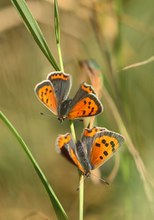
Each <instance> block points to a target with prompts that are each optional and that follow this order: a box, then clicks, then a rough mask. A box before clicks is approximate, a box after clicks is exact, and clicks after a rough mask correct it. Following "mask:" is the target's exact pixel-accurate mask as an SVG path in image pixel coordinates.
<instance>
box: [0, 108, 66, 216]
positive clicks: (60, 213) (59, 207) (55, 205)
mask: <svg viewBox="0 0 154 220" xmlns="http://www.w3.org/2000/svg"><path fill="white" fill-rule="evenodd" d="M0 118H1V120H2V121H3V122H4V123H5V124H6V126H7V127H8V128H9V130H10V131H11V132H12V133H13V135H14V136H15V137H16V139H17V140H18V142H19V143H20V145H21V147H22V148H23V150H24V151H25V153H26V155H27V156H28V158H29V159H30V161H31V163H32V164H33V166H34V168H35V171H36V172H37V174H38V176H39V178H40V180H41V182H42V184H43V186H44V187H45V189H46V191H47V193H48V196H49V198H50V201H51V203H52V205H53V208H54V210H55V213H56V215H57V218H58V219H59V220H61V219H64V220H65V219H68V217H67V215H66V213H65V211H64V209H63V207H62V205H61V203H60V202H59V200H58V198H57V196H56V195H55V193H54V191H53V189H52V188H51V186H50V184H49V182H48V180H47V179H46V177H45V175H44V173H43V172H42V170H41V169H40V167H39V165H38V163H37V162H36V160H35V159H34V157H33V155H32V153H31V151H30V150H29V148H28V146H27V145H26V143H25V142H24V140H23V139H22V137H21V136H20V135H19V133H18V132H17V130H16V129H15V128H14V126H13V125H12V124H11V122H10V121H9V120H8V119H7V117H6V116H5V115H4V114H3V113H2V112H0Z"/></svg>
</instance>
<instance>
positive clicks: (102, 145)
mask: <svg viewBox="0 0 154 220" xmlns="http://www.w3.org/2000/svg"><path fill="white" fill-rule="evenodd" d="M123 142H124V138H123V136H122V135H120V134H118V133H115V132H113V131H109V130H104V131H101V132H98V133H97V134H96V135H95V136H94V139H93V142H92V147H91V152H90V155H89V160H90V163H91V165H92V169H95V168H97V167H99V166H101V165H103V164H104V163H105V162H106V161H107V160H108V159H109V158H110V157H112V156H113V154H114V153H115V152H116V151H117V150H118V149H119V147H120V146H121V145H122V144H123Z"/></svg>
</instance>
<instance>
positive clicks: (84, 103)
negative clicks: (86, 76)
mask: <svg viewBox="0 0 154 220" xmlns="http://www.w3.org/2000/svg"><path fill="white" fill-rule="evenodd" d="M69 108H70V110H69V112H68V115H67V118H68V119H71V120H72V119H77V118H84V117H90V116H95V115H98V114H99V113H101V112H102V111H103V106H102V104H101V102H100V101H99V99H98V98H97V96H96V94H95V92H94V90H93V88H92V86H91V85H88V84H86V83H82V84H81V86H80V88H79V90H78V91H77V93H76V95H75V97H74V98H73V100H72V103H71V106H70V107H69Z"/></svg>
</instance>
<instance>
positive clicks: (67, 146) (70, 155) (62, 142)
mask: <svg viewBox="0 0 154 220" xmlns="http://www.w3.org/2000/svg"><path fill="white" fill-rule="evenodd" d="M56 149H57V151H58V152H59V153H61V154H62V155H63V156H64V157H65V158H66V159H67V160H69V161H70V162H71V163H73V164H74V165H76V166H77V167H78V169H79V170H80V171H81V172H82V173H84V168H83V167H82V165H81V163H80V161H79V159H78V157H77V153H76V145H75V143H74V141H73V139H72V137H71V135H70V134H69V133H67V134H65V135H59V136H58V138H57V140H56Z"/></svg>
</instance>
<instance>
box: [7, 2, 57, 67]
mask: <svg viewBox="0 0 154 220" xmlns="http://www.w3.org/2000/svg"><path fill="white" fill-rule="evenodd" d="M11 2H12V4H13V5H14V7H15V8H16V9H17V11H18V13H19V14H20V16H21V17H22V19H23V21H24V24H25V25H26V27H27V29H28V30H29V31H30V33H31V34H32V36H33V38H34V40H35V42H36V43H37V45H38V46H39V48H40V49H41V51H42V52H43V53H44V55H45V56H46V58H47V59H48V60H49V62H50V63H51V65H52V66H53V68H54V69H55V70H57V71H58V70H60V68H59V66H58V65H57V63H56V60H55V58H54V57H53V55H52V54H51V52H50V49H49V47H48V45H47V42H46V40H45V38H44V36H43V33H42V31H41V29H40V27H39V25H38V23H37V22H36V20H35V19H34V17H33V15H32V14H31V12H30V10H29V8H28V6H27V4H26V2H25V0H11Z"/></svg>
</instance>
